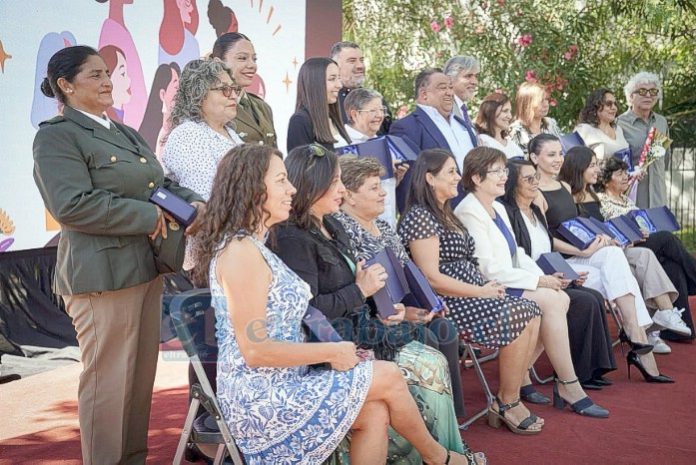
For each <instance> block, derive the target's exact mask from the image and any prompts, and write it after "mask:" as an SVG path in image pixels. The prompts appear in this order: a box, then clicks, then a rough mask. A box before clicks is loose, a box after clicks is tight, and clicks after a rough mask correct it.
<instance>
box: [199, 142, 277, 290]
mask: <svg viewBox="0 0 696 465" xmlns="http://www.w3.org/2000/svg"><path fill="white" fill-rule="evenodd" d="M274 156H276V157H280V159H281V160H282V159H283V154H282V153H280V152H279V151H278V150H276V149H274V148H273V147H271V146H270V145H256V144H243V145H238V146H237V147H235V148H233V149H232V150H230V151H229V152H227V154H225V156H224V157H223V158H222V160H220V163H219V164H218V167H217V174H216V175H215V179H214V180H213V190H212V191H211V193H210V199H209V200H208V203H207V205H206V209H205V213H204V214H203V226H202V227H201V230H200V231H199V232H198V234H197V235H196V238H197V239H198V240H197V241H196V242H195V243H194V244H195V245H194V250H193V253H194V257H196V266H195V267H194V269H193V270H192V277H193V281H194V282H195V283H196V285H198V286H203V287H207V286H208V279H209V276H208V272H209V269H210V262H211V261H212V259H213V257H214V256H215V254H217V253H218V251H219V250H222V249H223V248H224V247H225V246H226V245H227V244H228V243H229V242H230V240H231V239H232V237H233V236H234V234H236V233H238V232H240V231H246V232H248V233H249V234H252V233H254V232H255V231H257V230H258V229H259V227H261V226H262V222H263V221H264V218H265V217H266V215H267V212H266V211H265V210H264V209H263V207H260V206H261V205H263V204H264V203H265V202H266V199H267V194H266V184H265V183H264V177H265V176H266V172H267V171H268V167H269V165H270V163H271V157H274Z"/></svg>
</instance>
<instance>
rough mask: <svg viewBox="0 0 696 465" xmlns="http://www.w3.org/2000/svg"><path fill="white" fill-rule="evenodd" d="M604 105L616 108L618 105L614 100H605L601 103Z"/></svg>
mask: <svg viewBox="0 0 696 465" xmlns="http://www.w3.org/2000/svg"><path fill="white" fill-rule="evenodd" d="M603 105H604V106H605V107H614V108H618V107H619V106H618V105H617V104H616V100H607V101H606V102H604V103H603Z"/></svg>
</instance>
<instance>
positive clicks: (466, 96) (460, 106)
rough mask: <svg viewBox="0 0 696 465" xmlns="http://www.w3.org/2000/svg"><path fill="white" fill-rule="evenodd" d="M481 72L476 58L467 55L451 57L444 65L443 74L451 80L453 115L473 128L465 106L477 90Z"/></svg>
mask: <svg viewBox="0 0 696 465" xmlns="http://www.w3.org/2000/svg"><path fill="white" fill-rule="evenodd" d="M480 70H481V67H480V65H479V62H478V60H477V59H476V58H474V57H472V56H467V55H457V56H453V57H452V58H450V59H449V60H447V63H445V69H444V72H445V74H446V75H447V76H449V77H450V79H452V86H453V87H454V109H453V110H454V114H455V115H457V116H459V117H460V118H461V119H463V120H464V121H465V122H466V123H467V125H469V126H470V127H473V125H472V124H471V119H470V118H469V111H468V109H467V105H468V103H469V100H471V98H472V97H473V96H474V95H476V91H477V90H478V73H479V71H480Z"/></svg>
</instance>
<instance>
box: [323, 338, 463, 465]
mask: <svg viewBox="0 0 696 465" xmlns="http://www.w3.org/2000/svg"><path fill="white" fill-rule="evenodd" d="M394 361H395V362H396V364H397V365H398V366H399V368H401V373H402V374H403V376H404V379H405V380H406V384H407V385H408V390H409V391H410V392H411V396H413V399H414V400H415V401H416V405H417V406H418V411H419V412H420V414H421V417H422V418H423V421H425V425H426V427H427V428H428V431H430V434H431V435H432V436H433V437H434V438H435V439H436V440H437V442H439V443H440V444H442V446H443V447H445V448H446V449H448V450H451V451H454V452H459V453H464V452H466V451H468V450H469V449H468V447H466V446H465V445H464V443H463V441H462V438H461V436H460V434H459V424H458V423H457V416H456V415H455V413H454V403H453V401H452V386H451V382H450V375H449V369H448V366H447V360H446V359H445V356H444V355H442V353H440V351H438V350H436V349H433V348H432V347H429V346H426V345H424V344H421V343H420V342H417V341H413V342H410V343H408V344H407V345H405V346H404V347H402V348H401V350H399V353H398V355H397V357H396V359H395V360H394ZM349 450H350V434H349V435H348V436H346V438H345V439H344V440H343V442H342V443H341V444H340V445H339V447H338V449H336V452H334V454H332V455H331V457H329V459H328V460H327V461H325V462H324V463H325V464H327V465H347V464H350V459H349ZM387 463H389V464H394V465H419V464H421V463H422V460H421V457H420V454H419V453H418V451H416V449H415V448H414V447H413V446H412V445H411V443H409V442H408V441H407V440H406V439H404V438H403V437H402V436H401V435H400V434H398V433H397V432H396V431H394V430H393V429H392V428H391V427H390V428H389V450H388V453H387Z"/></svg>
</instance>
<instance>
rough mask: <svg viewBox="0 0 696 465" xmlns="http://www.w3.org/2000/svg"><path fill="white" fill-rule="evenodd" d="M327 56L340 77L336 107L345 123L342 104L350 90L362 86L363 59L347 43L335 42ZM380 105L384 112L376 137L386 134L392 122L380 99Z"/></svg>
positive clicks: (345, 118) (349, 43) (387, 107)
mask: <svg viewBox="0 0 696 465" xmlns="http://www.w3.org/2000/svg"><path fill="white" fill-rule="evenodd" d="M329 55H330V56H331V59H332V60H333V61H335V62H336V64H338V69H339V73H340V75H341V82H342V83H343V88H342V89H341V90H340V91H339V92H338V106H339V107H340V108H341V117H342V118H343V122H344V123H347V122H348V116H347V115H346V111H345V108H344V107H343V102H344V100H345V99H346V96H347V95H348V93H350V91H351V90H353V89H358V88H360V87H362V86H363V82H364V81H365V57H364V56H363V53H362V50H360V46H359V45H358V44H356V43H355V42H348V41H343V42H336V43H335V44H333V46H332V47H331V52H330V54H329ZM382 105H383V106H384V108H386V111H385V113H384V120H383V121H382V126H381V127H380V128H379V131H378V132H377V135H378V136H383V135H385V134H387V133H388V132H389V126H390V125H391V122H392V114H391V111H390V110H389V105H388V104H387V102H386V100H384V99H382Z"/></svg>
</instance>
